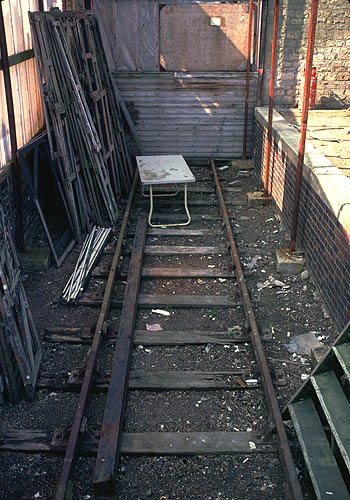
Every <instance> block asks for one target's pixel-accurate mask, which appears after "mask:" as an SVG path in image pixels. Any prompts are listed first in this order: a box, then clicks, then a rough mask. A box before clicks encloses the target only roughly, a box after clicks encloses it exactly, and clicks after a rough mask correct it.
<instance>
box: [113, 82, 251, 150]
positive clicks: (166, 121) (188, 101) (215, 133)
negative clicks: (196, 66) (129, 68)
mask: <svg viewBox="0 0 350 500" xmlns="http://www.w3.org/2000/svg"><path fill="white" fill-rule="evenodd" d="M115 78H116V82H117V85H118V87H119V89H120V92H121V94H122V96H123V97H124V99H125V102H126V104H127V106H128V109H129V111H130V114H131V116H132V118H133V120H134V123H135V126H136V129H137V131H138V133H139V136H140V139H141V141H142V143H143V145H144V148H145V150H146V153H147V154H182V155H184V156H187V157H196V158H200V157H203V158H210V157H215V158H220V157H222V158H230V157H232V158H239V157H241V156H242V143H243V125H244V92H245V73H229V74H228V73H223V74H210V73H208V74H192V75H189V74H183V73H143V74H140V73H139V74H137V73H116V74H115ZM256 90H257V75H256V74H254V73H253V75H252V78H251V91H250V100H249V106H250V109H249V123H248V147H247V152H248V154H250V153H251V150H252V143H251V139H252V124H253V109H254V106H255V105H256ZM130 147H131V152H132V153H137V152H138V151H137V148H136V145H135V144H133V143H131V144H130Z"/></svg>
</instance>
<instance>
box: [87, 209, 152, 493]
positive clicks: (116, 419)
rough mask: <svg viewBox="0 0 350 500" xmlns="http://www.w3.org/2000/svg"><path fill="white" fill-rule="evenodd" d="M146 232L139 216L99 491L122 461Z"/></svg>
mask: <svg viewBox="0 0 350 500" xmlns="http://www.w3.org/2000/svg"><path fill="white" fill-rule="evenodd" d="M146 234H147V221H146V219H145V218H140V219H139V220H138V223H137V228H136V236H135V241H134V245H133V251H132V255H131V260H130V266H129V275H128V281H127V284H126V289H125V294H124V300H123V309H122V312H121V317H120V321H119V330H118V337H117V342H116V346H115V351H114V358H113V365H112V373H111V378H110V384H109V389H108V394H107V402H106V407H105V413H104V418H103V425H102V429H101V436H100V441H99V446H98V452H97V459H96V464H95V470H94V488H95V490H96V491H97V492H101V493H102V492H112V491H114V471H115V470H116V468H117V467H118V463H119V448H120V440H121V433H122V426H123V419H124V408H125V401H126V389H127V381H128V374H129V365H130V353H131V347H132V336H133V330H134V326H135V321H136V314H137V307H138V294H139V288H140V282H141V270H142V262H143V253H144V247H145V242H146Z"/></svg>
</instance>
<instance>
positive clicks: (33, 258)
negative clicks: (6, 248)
mask: <svg viewBox="0 0 350 500" xmlns="http://www.w3.org/2000/svg"><path fill="white" fill-rule="evenodd" d="M20 259H21V262H22V268H23V270H24V271H28V272H34V271H47V270H48V268H49V264H50V250H49V249H48V248H26V251H25V253H22V254H20Z"/></svg>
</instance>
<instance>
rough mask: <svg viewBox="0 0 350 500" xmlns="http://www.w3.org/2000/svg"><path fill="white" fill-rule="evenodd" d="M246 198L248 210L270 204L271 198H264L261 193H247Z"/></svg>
mask: <svg viewBox="0 0 350 500" xmlns="http://www.w3.org/2000/svg"><path fill="white" fill-rule="evenodd" d="M247 197H248V207H249V208H258V207H264V206H266V205H268V204H269V203H271V196H264V193H263V192H262V191H255V192H254V193H247Z"/></svg>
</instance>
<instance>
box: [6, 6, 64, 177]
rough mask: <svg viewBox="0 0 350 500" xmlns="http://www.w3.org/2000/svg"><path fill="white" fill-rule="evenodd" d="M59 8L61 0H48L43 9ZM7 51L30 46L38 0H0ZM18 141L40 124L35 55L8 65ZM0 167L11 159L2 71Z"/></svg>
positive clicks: (17, 51) (21, 142) (22, 141)
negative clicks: (31, 20) (31, 13)
mask: <svg viewBox="0 0 350 500" xmlns="http://www.w3.org/2000/svg"><path fill="white" fill-rule="evenodd" d="M51 7H59V8H61V7H62V2H61V0H58V1H54V0H47V1H45V2H44V8H45V9H49V8H51ZM2 9H3V16H4V24H5V34H6V42H7V51H8V54H9V56H10V57H11V56H15V55H16V54H20V53H22V52H23V51H29V50H30V49H31V48H32V41H31V34H30V25H29V17H28V11H35V10H38V0H11V1H10V0H5V1H3V2H2ZM10 76H11V84H12V93H13V105H14V112H15V120H16V132H17V143H18V147H19V148H20V147H21V146H23V145H24V144H26V143H27V142H28V141H30V139H31V138H32V137H33V136H34V135H35V134H36V133H37V132H38V130H39V129H40V128H41V127H42V126H43V117H42V112H41V101H40V91H39V83H38V78H37V69H36V63H35V60H34V58H31V59H27V60H25V61H22V62H20V63H18V64H16V65H14V66H12V67H11V68H10ZM0 123H1V136H0V137H1V138H0V170H1V168H2V167H3V166H4V165H5V164H6V163H7V162H8V161H10V159H11V147H10V133H9V125H8V119H7V105H6V96H5V86H4V79H3V72H2V71H0Z"/></svg>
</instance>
